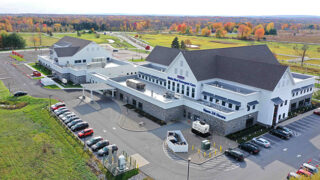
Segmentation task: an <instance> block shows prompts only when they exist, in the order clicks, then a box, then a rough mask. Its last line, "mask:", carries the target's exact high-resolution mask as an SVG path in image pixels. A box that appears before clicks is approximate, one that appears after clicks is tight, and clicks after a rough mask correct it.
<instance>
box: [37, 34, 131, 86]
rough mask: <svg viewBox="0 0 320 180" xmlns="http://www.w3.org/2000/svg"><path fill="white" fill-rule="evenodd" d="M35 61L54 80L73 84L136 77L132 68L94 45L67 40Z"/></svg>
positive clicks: (76, 40)
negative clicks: (129, 76) (105, 78)
mask: <svg viewBox="0 0 320 180" xmlns="http://www.w3.org/2000/svg"><path fill="white" fill-rule="evenodd" d="M38 60H39V63H40V64H42V65H43V66H45V67H47V68H49V69H50V70H52V72H53V75H54V76H55V77H57V78H59V79H60V80H61V79H63V78H64V79H67V80H69V81H72V82H73V83H75V84H82V83H87V82H92V83H98V82H100V81H101V78H95V77H107V78H109V77H118V76H125V75H133V74H136V73H137V68H136V66H134V65H133V64H131V63H127V62H123V61H119V60H116V59H114V58H112V55H111V52H110V51H107V50H106V49H105V48H103V47H101V46H100V45H98V44H97V43H95V42H92V41H88V40H84V39H80V38H74V37H69V36H65V37H63V38H62V39H60V40H59V41H58V42H57V43H55V44H53V45H52V46H51V47H50V55H48V56H39V57H38ZM94 79H95V80H96V81H95V80H94Z"/></svg>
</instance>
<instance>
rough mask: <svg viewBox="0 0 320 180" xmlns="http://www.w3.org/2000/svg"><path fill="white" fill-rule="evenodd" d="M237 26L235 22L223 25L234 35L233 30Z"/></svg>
mask: <svg viewBox="0 0 320 180" xmlns="http://www.w3.org/2000/svg"><path fill="white" fill-rule="evenodd" d="M235 25H236V24H235V23H234V22H227V23H225V24H224V25H223V27H224V29H225V30H226V31H228V32H229V33H232V30H233V28H234V26H235Z"/></svg>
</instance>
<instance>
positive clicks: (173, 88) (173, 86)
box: [172, 82, 175, 91]
mask: <svg viewBox="0 0 320 180" xmlns="http://www.w3.org/2000/svg"><path fill="white" fill-rule="evenodd" d="M172 91H175V83H174V82H172Z"/></svg>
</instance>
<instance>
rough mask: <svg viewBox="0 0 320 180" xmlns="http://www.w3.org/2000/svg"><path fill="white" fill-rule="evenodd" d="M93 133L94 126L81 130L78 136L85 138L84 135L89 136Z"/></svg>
mask: <svg viewBox="0 0 320 180" xmlns="http://www.w3.org/2000/svg"><path fill="white" fill-rule="evenodd" d="M92 134H93V129H92V128H87V129H85V130H83V131H81V132H79V133H78V137H79V138H84V137H87V136H90V135H92Z"/></svg>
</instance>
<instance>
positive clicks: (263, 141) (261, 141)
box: [252, 138, 271, 148]
mask: <svg viewBox="0 0 320 180" xmlns="http://www.w3.org/2000/svg"><path fill="white" fill-rule="evenodd" d="M252 142H254V143H255V144H257V145H260V146H263V147H265V148H269V147H271V144H270V142H269V141H267V140H266V139H263V138H253V139H252Z"/></svg>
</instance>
